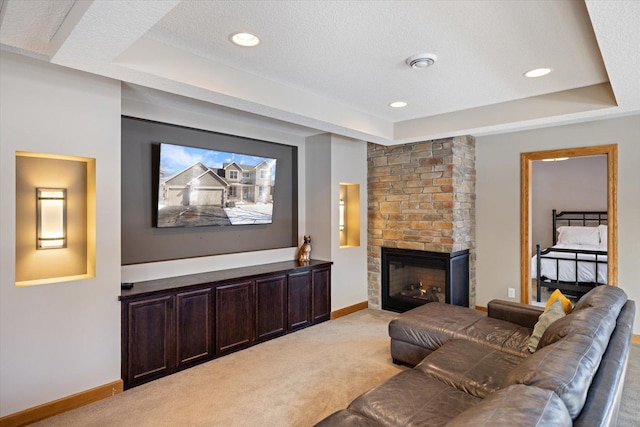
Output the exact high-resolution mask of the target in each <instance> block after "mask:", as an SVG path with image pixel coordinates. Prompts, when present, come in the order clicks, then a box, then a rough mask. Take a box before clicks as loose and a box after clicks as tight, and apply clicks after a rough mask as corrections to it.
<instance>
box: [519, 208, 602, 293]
mask: <svg viewBox="0 0 640 427" xmlns="http://www.w3.org/2000/svg"><path fill="white" fill-rule="evenodd" d="M552 215H553V220H552V232H553V246H551V247H550V248H546V249H544V250H542V249H541V247H540V245H536V254H535V255H534V256H533V258H532V259H531V277H532V278H533V279H536V301H538V302H540V300H541V297H540V295H541V288H543V287H546V288H548V289H549V290H554V289H560V290H561V291H562V292H563V293H564V294H567V295H571V296H574V297H576V298H579V297H581V296H582V295H584V294H585V293H587V292H589V290H591V289H593V288H594V287H595V286H598V285H605V284H607V212H606V211H605V212H603V211H565V212H559V213H558V212H557V211H556V210H555V209H554V210H553V211H552Z"/></svg>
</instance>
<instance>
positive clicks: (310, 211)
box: [305, 134, 367, 311]
mask: <svg viewBox="0 0 640 427" xmlns="http://www.w3.org/2000/svg"><path fill="white" fill-rule="evenodd" d="M305 174H306V179H307V205H306V206H307V225H306V234H310V235H311V239H312V244H311V247H312V252H311V257H312V258H318V259H327V260H331V261H333V268H332V276H331V282H332V283H331V285H332V286H331V310H332V311H335V310H338V309H341V308H344V307H348V306H351V305H354V304H358V303H361V302H363V301H366V300H367V245H366V241H367V227H366V224H367V144H366V143H365V142H364V141H356V140H352V139H348V138H343V137H339V136H336V135H329V134H323V135H317V136H314V137H310V138H307V164H306V170H305ZM340 183H349V184H359V185H360V246H357V247H348V248H344V247H343V248H341V247H340V229H339V218H338V215H339V213H338V212H339V207H338V206H339V200H340V197H339V196H340ZM327 218H330V219H331V220H330V221H327Z"/></svg>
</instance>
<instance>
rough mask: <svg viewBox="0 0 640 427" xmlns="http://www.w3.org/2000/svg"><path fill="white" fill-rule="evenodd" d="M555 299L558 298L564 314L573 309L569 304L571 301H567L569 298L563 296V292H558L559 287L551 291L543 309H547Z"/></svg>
mask: <svg viewBox="0 0 640 427" xmlns="http://www.w3.org/2000/svg"><path fill="white" fill-rule="evenodd" d="M557 299H559V300H560V302H561V303H562V308H563V309H564V314H569V313H571V310H573V305H572V304H571V301H569V298H567V297H565V296H564V294H563V293H562V292H560V289H556V290H555V291H553V293H552V294H551V295H550V296H549V300H548V301H547V305H545V307H544V309H545V310H547V309H548V308H549V307H550V306H551V304H553V302H554V301H555V300H557Z"/></svg>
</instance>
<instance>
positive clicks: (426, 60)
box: [404, 53, 438, 69]
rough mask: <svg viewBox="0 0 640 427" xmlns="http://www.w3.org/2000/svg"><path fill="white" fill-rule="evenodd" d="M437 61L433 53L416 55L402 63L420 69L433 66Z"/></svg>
mask: <svg viewBox="0 0 640 427" xmlns="http://www.w3.org/2000/svg"><path fill="white" fill-rule="evenodd" d="M437 60H438V57H437V56H436V55H434V54H433V53H418V54H416V55H413V56H410V57H409V58H407V59H406V60H405V61H404V62H405V63H406V64H407V65H408V66H410V67H411V68H415V69H421V68H427V67H429V66H431V65H433V64H435V63H436V61H437Z"/></svg>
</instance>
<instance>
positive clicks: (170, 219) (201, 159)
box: [158, 144, 276, 227]
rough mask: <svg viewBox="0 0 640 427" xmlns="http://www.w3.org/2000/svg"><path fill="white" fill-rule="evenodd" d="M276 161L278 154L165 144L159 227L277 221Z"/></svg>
mask: <svg viewBox="0 0 640 427" xmlns="http://www.w3.org/2000/svg"><path fill="white" fill-rule="evenodd" d="M185 154H189V155H188V156H187V155H185ZM189 160H194V161H193V163H191V164H189V165H188V166H186V167H184V168H182V169H181V170H178V171H177V172H175V173H172V174H171V171H172V169H173V170H175V169H176V168H177V167H178V166H179V165H180V162H184V161H189ZM224 160H228V161H224ZM205 162H207V163H209V164H207V163H205ZM275 166H276V160H275V159H268V158H262V157H256V156H247V155H242V154H235V153H226V152H221V151H213V150H204V149H199V148H192V147H182V146H175V145H170V144H161V153H160V174H159V175H160V182H159V186H158V190H159V191H158V227H197V226H205V225H244V224H269V223H271V222H272V212H273V193H274V188H275Z"/></svg>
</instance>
